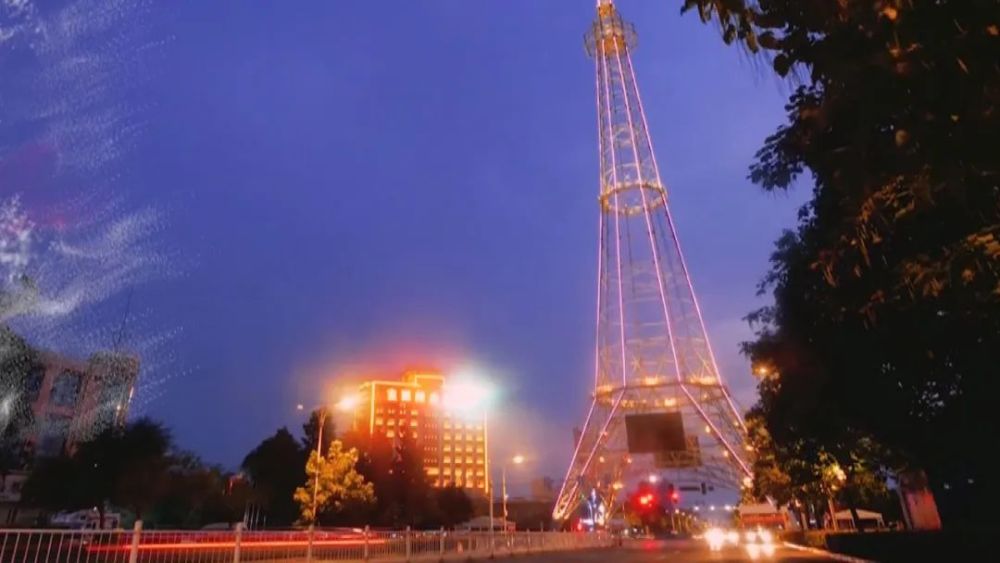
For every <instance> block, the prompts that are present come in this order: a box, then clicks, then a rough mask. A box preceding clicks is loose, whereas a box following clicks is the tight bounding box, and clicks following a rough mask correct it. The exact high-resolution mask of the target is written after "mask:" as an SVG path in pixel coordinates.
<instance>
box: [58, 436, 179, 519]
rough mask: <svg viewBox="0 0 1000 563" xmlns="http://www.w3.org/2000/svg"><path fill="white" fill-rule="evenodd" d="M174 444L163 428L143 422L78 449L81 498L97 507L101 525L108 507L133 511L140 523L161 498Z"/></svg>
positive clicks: (73, 459) (99, 438)
mask: <svg viewBox="0 0 1000 563" xmlns="http://www.w3.org/2000/svg"><path fill="white" fill-rule="evenodd" d="M170 445H171V438H170V433H169V432H168V431H167V430H166V429H165V428H164V427H163V426H161V425H160V424H158V423H156V422H153V421H152V420H149V419H147V418H142V419H139V420H136V421H135V422H132V423H129V424H128V425H126V426H125V427H124V428H117V427H110V428H107V429H105V430H103V431H102V432H101V433H100V434H98V435H97V436H95V437H94V438H93V439H91V440H88V441H86V442H82V443H80V444H79V445H78V446H77V447H76V451H75V452H73V455H72V458H71V459H72V462H73V464H74V465H75V466H76V468H77V471H78V479H77V482H78V483H79V488H80V491H79V497H80V498H82V499H85V500H87V501H88V503H87V504H88V505H90V506H96V507H97V510H98V512H99V514H100V523H101V526H103V525H104V514H105V512H106V510H107V507H108V505H109V504H117V505H120V506H124V507H128V508H129V509H131V510H132V511H133V513H134V514H135V517H136V518H137V519H141V518H142V516H143V514H144V513H145V512H146V511H147V510H148V509H149V508H151V507H152V505H153V504H154V503H155V502H156V500H158V499H159V497H160V495H161V494H162V486H163V483H164V477H165V475H166V469H167V462H168V460H167V453H168V451H169V449H170Z"/></svg>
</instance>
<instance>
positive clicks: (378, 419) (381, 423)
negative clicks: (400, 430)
mask: <svg viewBox="0 0 1000 563" xmlns="http://www.w3.org/2000/svg"><path fill="white" fill-rule="evenodd" d="M383 424H385V421H384V420H382V417H381V416H380V417H378V418H376V419H375V426H382V425H383Z"/></svg>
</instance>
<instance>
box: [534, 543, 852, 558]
mask: <svg viewBox="0 0 1000 563" xmlns="http://www.w3.org/2000/svg"><path fill="white" fill-rule="evenodd" d="M750 560H751V559H750V556H749V555H748V554H747V552H746V551H745V550H744V549H743V548H742V547H741V548H729V549H723V550H722V551H719V552H712V551H709V549H708V546H707V545H706V544H705V542H703V541H699V540H639V541H635V542H633V543H631V544H626V546H625V547H621V548H617V549H614V550H606V549H602V550H593V551H568V552H562V553H548V554H540V555H532V556H529V557H524V556H521V557H518V558H517V559H516V561H517V562H518V563H543V562H544V563H610V562H614V563H654V562H661V561H662V562H670V563H701V562H709V561H711V562H714V563H728V562H735V561H750ZM758 561H780V562H783V563H795V562H799V561H835V559H828V558H825V557H822V556H819V555H813V554H812V553H809V552H805V551H799V550H796V549H792V548H788V547H783V546H781V547H779V548H778V550H777V552H775V554H774V556H773V557H769V558H761V559H758Z"/></svg>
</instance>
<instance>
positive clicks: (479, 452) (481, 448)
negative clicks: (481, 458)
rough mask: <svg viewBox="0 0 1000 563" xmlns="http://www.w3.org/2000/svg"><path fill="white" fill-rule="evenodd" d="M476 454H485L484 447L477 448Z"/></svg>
mask: <svg viewBox="0 0 1000 563" xmlns="http://www.w3.org/2000/svg"><path fill="white" fill-rule="evenodd" d="M476 453H477V454H481V453H483V447H482V446H476Z"/></svg>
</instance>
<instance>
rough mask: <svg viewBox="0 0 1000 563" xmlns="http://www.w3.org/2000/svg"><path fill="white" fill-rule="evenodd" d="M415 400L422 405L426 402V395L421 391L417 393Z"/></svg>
mask: <svg viewBox="0 0 1000 563" xmlns="http://www.w3.org/2000/svg"><path fill="white" fill-rule="evenodd" d="M416 399H417V402H418V403H423V402H425V401H426V400H427V393H424V392H423V391H417V395H416Z"/></svg>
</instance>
